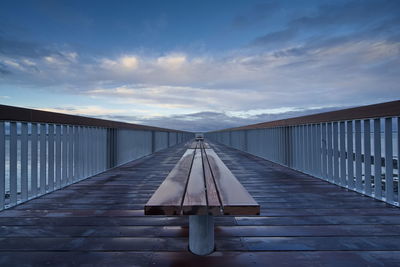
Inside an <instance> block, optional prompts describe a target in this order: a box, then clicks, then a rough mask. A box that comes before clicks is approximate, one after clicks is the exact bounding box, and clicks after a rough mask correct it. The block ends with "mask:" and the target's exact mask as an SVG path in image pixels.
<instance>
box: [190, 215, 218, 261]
mask: <svg viewBox="0 0 400 267" xmlns="http://www.w3.org/2000/svg"><path fill="white" fill-rule="evenodd" d="M189 249H190V251H191V252H192V253H193V254H196V255H207V254H210V253H211V252H213V251H214V216H211V215H190V216H189Z"/></svg>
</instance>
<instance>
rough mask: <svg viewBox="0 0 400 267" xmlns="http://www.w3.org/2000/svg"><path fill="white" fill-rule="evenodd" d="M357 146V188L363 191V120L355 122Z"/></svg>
mask: <svg viewBox="0 0 400 267" xmlns="http://www.w3.org/2000/svg"><path fill="white" fill-rule="evenodd" d="M354 127H355V147H356V151H355V153H356V190H357V191H358V192H362V164H361V121H360V120H356V121H355V122H354Z"/></svg>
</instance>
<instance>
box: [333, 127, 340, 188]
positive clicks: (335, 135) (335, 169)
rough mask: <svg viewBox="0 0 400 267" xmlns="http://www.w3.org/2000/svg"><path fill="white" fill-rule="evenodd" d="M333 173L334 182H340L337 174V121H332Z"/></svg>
mask: <svg viewBox="0 0 400 267" xmlns="http://www.w3.org/2000/svg"><path fill="white" fill-rule="evenodd" d="M332 136H333V151H332V153H333V175H334V179H333V180H334V182H335V184H340V180H339V179H340V175H339V130H338V122H336V121H335V122H333V133H332Z"/></svg>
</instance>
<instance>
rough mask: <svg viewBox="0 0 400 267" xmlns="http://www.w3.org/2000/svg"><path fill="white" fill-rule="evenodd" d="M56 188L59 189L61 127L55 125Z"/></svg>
mask: <svg viewBox="0 0 400 267" xmlns="http://www.w3.org/2000/svg"><path fill="white" fill-rule="evenodd" d="M56 187H57V188H60V187H61V125H59V124H57V125H56Z"/></svg>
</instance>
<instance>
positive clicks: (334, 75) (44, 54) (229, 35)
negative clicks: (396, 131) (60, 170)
mask: <svg viewBox="0 0 400 267" xmlns="http://www.w3.org/2000/svg"><path fill="white" fill-rule="evenodd" d="M0 18H1V19H0V103H2V104H6V105H16V106H22V107H30V108H38V109H44V110H51V111H57V112H64V113H69V114H79V115H88V116H94V117H102V118H108V119H115V120H123V121H129V122H135V123H142V124H150V125H157V126H163V127H169V128H178V129H186V130H204V131H205V130H212V129H217V128H224V127H232V126H237V125H243V124H249V123H255V122H261V121H267V120H273V119H277V118H282V117H289V116H297V115H302V114H308V113H313V112H314V113H315V112H320V111H326V110H332V109H336V108H342V107H348V106H357V105H364V104H371V103H379V102H385V101H390V100H395V99H399V98H400V88H399V83H400V1H396V0H393V1H387V0H381V1H378V0H377V1H355V0H343V1H321V0H320V1H295V0H293V1H250V0H243V1H232V0H231V1H204V0H202V1H153V0H147V1H121V0H118V1H82V0H81V1H71V0H68V1H60V0H58V1H50V0H49V1H39V0H38V1H21V0H12V1H10V0H2V1H1V8H0Z"/></svg>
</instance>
